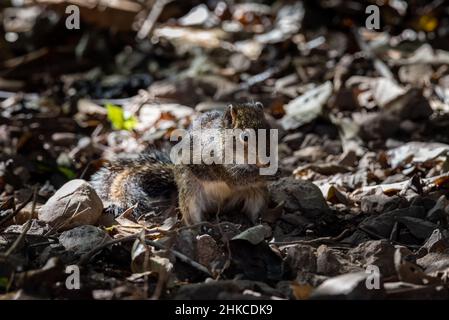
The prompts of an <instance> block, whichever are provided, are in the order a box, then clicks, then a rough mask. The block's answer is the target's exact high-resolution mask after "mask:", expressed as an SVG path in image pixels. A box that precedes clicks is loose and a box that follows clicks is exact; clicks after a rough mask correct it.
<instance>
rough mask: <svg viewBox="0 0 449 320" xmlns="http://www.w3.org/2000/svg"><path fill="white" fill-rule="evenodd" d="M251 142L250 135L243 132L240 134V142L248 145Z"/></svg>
mask: <svg viewBox="0 0 449 320" xmlns="http://www.w3.org/2000/svg"><path fill="white" fill-rule="evenodd" d="M248 140H249V134H248V132H245V131H243V132H242V133H240V141H242V142H244V143H246V142H248Z"/></svg>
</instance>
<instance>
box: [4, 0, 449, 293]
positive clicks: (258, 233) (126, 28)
mask: <svg viewBox="0 0 449 320" xmlns="http://www.w3.org/2000/svg"><path fill="white" fill-rule="evenodd" d="M150 2H151V1H150ZM150 2H149V3H150ZM25 3H26V1H25ZM86 3H87V2H83V1H74V0H61V1H50V0H37V1H34V2H33V4H28V5H25V6H23V7H12V6H8V5H5V4H1V5H0V10H1V11H0V20H1V21H2V23H3V24H2V25H0V30H1V32H0V35H1V38H0V299H34V298H36V299H42V298H44V299H46V298H52V299H72V298H74V299H146V298H154V299H183V298H184V299H328V298H331V299H340V298H343V299H413V298H425V299H447V298H449V285H448V274H449V225H448V222H449V220H448V219H449V200H448V194H449V158H448V154H449V42H448V41H447V37H448V34H449V15H448V10H449V9H448V7H447V6H445V5H444V1H430V2H429V1H414V2H413V4H408V5H407V3H406V2H405V1H390V2H388V3H389V5H387V4H384V5H383V6H380V7H378V8H379V14H380V29H379V30H368V29H366V28H365V23H366V19H367V17H368V16H369V14H367V13H365V8H366V6H367V5H368V4H369V3H368V2H358V1H344V2H343V1H342V2H339V1H333V2H332V1H305V2H304V3H303V2H296V1H295V2H288V1H275V2H273V1H261V2H260V3H243V2H240V1H236V3H233V4H230V3H231V2H229V3H228V1H213V0H211V1H208V2H207V4H202V3H201V2H200V1H171V2H170V1H163V0H159V1H155V3H154V4H152V5H148V6H144V5H142V4H141V3H143V1H142V2H139V1H127V0H120V1H115V2H111V3H110V4H109V5H108V4H105V5H103V6H102V7H100V6H90V5H87V4H86ZM106 3H107V2H106ZM265 3H267V4H265ZM72 4H75V5H77V8H78V9H79V10H80V11H79V12H80V22H81V23H80V25H79V28H75V29H70V27H71V26H75V27H76V23H75V22H76V10H75V11H73V12H75V13H74V14H75V16H71V15H70V14H71V13H72V11H70V12H69V13H66V8H67V6H68V5H72ZM69 17H70V19H75V20H70V21H68V20H67V19H68V18H69ZM74 23H75V24H74ZM67 27H69V29H68V28H67ZM247 101H260V102H262V103H263V105H264V107H265V112H266V115H267V118H268V120H269V122H270V123H271V125H272V126H273V127H274V128H276V129H278V132H279V170H278V173H277V175H276V176H274V177H272V178H271V179H270V183H269V184H270V187H269V188H270V205H269V208H268V209H267V210H266V212H264V213H263V214H262V217H261V221H260V223H259V224H257V225H256V226H254V225H251V224H248V223H245V222H240V221H237V220H238V219H237V220H236V219H235V217H232V216H231V217H227V216H219V217H217V219H215V220H212V221H209V222H207V223H204V224H201V225H194V226H190V227H186V226H184V225H183V224H182V223H181V221H180V215H179V212H178V210H177V209H176V207H173V208H172V210H166V211H164V212H158V211H157V210H156V209H155V211H152V212H148V214H146V215H144V216H143V217H142V218H141V219H137V220H136V219H135V218H133V216H132V215H130V214H129V213H130V212H125V213H124V214H122V215H120V216H119V217H116V218H114V217H111V216H110V215H108V214H107V211H108V210H107V209H108V208H107V207H106V205H104V204H103V203H101V201H100V202H99V201H98V200H99V198H98V196H97V195H96V194H95V191H94V190H93V189H92V188H91V187H90V186H89V184H87V183H85V182H84V181H83V180H85V181H87V182H88V181H89V179H90V177H91V175H92V174H93V173H95V172H96V171H97V170H98V169H99V168H100V167H101V166H102V165H103V164H104V163H105V161H106V160H109V159H111V158H113V157H114V156H115V155H123V154H134V153H138V152H142V151H145V150H146V149H148V148H156V149H162V148H168V147H169V146H170V141H169V137H170V133H171V132H172V131H173V130H174V129H176V128H187V127H188V126H189V124H190V123H191V122H192V120H193V119H194V118H195V117H196V116H197V115H198V114H200V113H202V112H206V111H208V110H214V109H223V108H224V107H226V105H227V104H228V103H230V102H247ZM74 179H77V180H74ZM80 179H83V180H80ZM69 181H71V182H69ZM67 183H68V184H67ZM56 191H57V192H58V194H57V195H56V196H54V194H55V192H56ZM56 198H57V199H59V201H55V199H56ZM80 208H81V209H80ZM130 211H132V208H130ZM78 272H79V273H78ZM78 275H79V277H80V279H77V278H76V277H77V276H78ZM78 280H79V281H78ZM78 284H80V287H79V288H78ZM74 289H76V290H74Z"/></svg>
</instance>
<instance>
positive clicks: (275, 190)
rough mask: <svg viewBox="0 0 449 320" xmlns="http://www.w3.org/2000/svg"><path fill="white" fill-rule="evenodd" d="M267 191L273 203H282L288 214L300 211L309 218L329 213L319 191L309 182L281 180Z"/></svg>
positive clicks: (292, 179) (289, 179)
mask: <svg viewBox="0 0 449 320" xmlns="http://www.w3.org/2000/svg"><path fill="white" fill-rule="evenodd" d="M269 190H270V193H271V198H272V199H273V201H274V202H276V203H278V204H279V203H281V202H284V209H285V210H286V211H288V212H297V211H301V212H302V213H303V214H304V216H306V217H310V218H314V217H319V216H320V215H322V214H324V213H328V212H329V207H328V206H327V203H326V200H325V199H324V197H323V194H322V193H321V190H320V189H319V188H318V187H317V186H316V185H315V184H313V183H312V182H310V181H306V180H296V179H294V178H290V177H289V178H282V179H279V180H278V181H276V182H273V183H272V184H270V185H269Z"/></svg>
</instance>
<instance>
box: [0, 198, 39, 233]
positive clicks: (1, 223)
mask: <svg viewBox="0 0 449 320" xmlns="http://www.w3.org/2000/svg"><path fill="white" fill-rule="evenodd" d="M31 199H33V194H31V195H30V196H29V197H28V198H27V199H26V200H25V201H24V202H22V203H21V204H20V206H18V207H17V208H16V210H14V211H13V212H11V213H10V214H8V215H6V217H4V218H3V219H2V220H0V226H2V225H3V224H5V223H6V222H7V221H8V220H9V219H11V218H13V217H14V216H16V215H17V214H18V213H19V212H20V210H22V209H23V208H25V206H26V205H27V204H28V203H29V202H30V201H31Z"/></svg>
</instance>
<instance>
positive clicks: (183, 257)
mask: <svg viewBox="0 0 449 320" xmlns="http://www.w3.org/2000/svg"><path fill="white" fill-rule="evenodd" d="M145 242H146V243H148V244H149V245H151V246H153V247H155V248H157V249H160V250H167V251H170V252H171V253H173V254H174V255H175V257H176V258H178V259H179V260H181V261H182V262H185V263H187V264H188V265H190V266H192V267H194V268H195V269H197V270H199V271H201V272H203V273H205V274H207V275H208V276H212V275H211V273H210V272H209V270H208V269H207V268H206V267H205V266H203V265H202V264H199V263H198V262H196V261H194V260H192V259H190V258H189V257H188V256H186V255H185V254H182V253H181V252H179V251H176V250H175V249H169V248H166V247H165V246H164V245H162V244H160V243H158V242H156V241H153V240H149V239H146V240H145Z"/></svg>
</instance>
